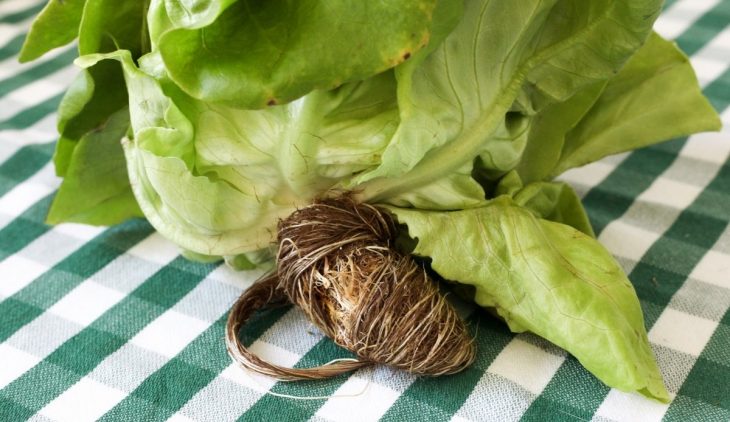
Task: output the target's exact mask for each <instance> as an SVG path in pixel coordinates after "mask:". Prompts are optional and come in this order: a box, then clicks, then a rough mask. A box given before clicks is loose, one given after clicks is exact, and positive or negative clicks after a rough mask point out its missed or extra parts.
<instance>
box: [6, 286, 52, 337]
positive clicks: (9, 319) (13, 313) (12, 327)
mask: <svg viewBox="0 0 730 422" xmlns="http://www.w3.org/2000/svg"><path fill="white" fill-rule="evenodd" d="M42 313H43V309H40V308H38V307H37V306H33V305H29V304H27V303H25V302H22V301H20V300H17V299H14V298H12V297H9V298H7V299H5V300H3V301H2V302H0V315H2V324H0V343H2V342H3V341H5V340H7V339H8V338H9V337H10V336H12V335H13V334H14V333H15V332H17V331H18V330H19V329H20V328H21V327H23V326H24V325H25V324H27V323H29V322H31V321H33V320H34V319H35V318H37V317H38V316H39V315H40V314H42Z"/></svg>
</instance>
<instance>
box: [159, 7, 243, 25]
mask: <svg viewBox="0 0 730 422" xmlns="http://www.w3.org/2000/svg"><path fill="white" fill-rule="evenodd" d="M237 1H238V0H164V7H165V13H166V14H167V17H168V18H169V19H170V22H171V23H172V24H173V25H174V26H175V27H177V28H187V29H195V28H202V27H204V26H208V25H210V24H211V23H213V22H214V21H215V20H216V19H217V18H218V16H220V14H221V13H223V12H224V11H225V10H226V9H227V8H228V7H229V6H230V5H232V4H233V3H235V2H237Z"/></svg>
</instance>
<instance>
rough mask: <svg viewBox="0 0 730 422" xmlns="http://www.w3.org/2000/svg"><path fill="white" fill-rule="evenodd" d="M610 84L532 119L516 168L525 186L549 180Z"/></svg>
mask: <svg viewBox="0 0 730 422" xmlns="http://www.w3.org/2000/svg"><path fill="white" fill-rule="evenodd" d="M607 82H608V81H599V82H596V83H593V84H590V85H588V86H586V87H585V88H583V89H581V90H580V91H578V92H577V93H576V94H575V95H573V96H572V97H570V98H569V99H568V100H566V101H563V102H559V103H555V104H553V105H550V106H548V107H544V108H543V109H542V110H540V112H539V113H536V114H535V115H534V116H533V117H532V121H531V123H530V133H529V135H528V140H527V145H526V147H525V150H524V152H523V153H522V157H521V159H520V162H519V164H518V165H517V167H516V170H517V172H518V173H519V175H520V178H521V180H522V181H523V182H524V183H531V182H537V181H541V180H549V176H550V174H551V172H552V171H553V169H554V168H555V164H556V163H557V162H558V161H559V160H560V155H561V153H562V151H563V145H564V144H565V134H566V133H568V132H569V131H570V130H571V129H573V128H574V127H575V126H576V125H577V124H578V122H580V120H581V119H582V118H583V116H585V115H586V113H588V111H589V110H590V108H591V107H592V106H593V104H595V102H596V101H597V100H598V97H599V96H600V95H601V93H602V92H603V89H604V88H605V87H606V83H607Z"/></svg>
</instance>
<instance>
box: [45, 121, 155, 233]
mask: <svg viewBox="0 0 730 422" xmlns="http://www.w3.org/2000/svg"><path fill="white" fill-rule="evenodd" d="M128 128H129V113H128V112H127V110H126V109H122V110H119V111H117V112H116V113H115V114H113V115H112V116H111V117H110V118H109V120H108V121H107V122H105V124H104V126H103V127H101V128H99V129H98V130H95V131H92V132H89V133H87V134H86V135H84V136H83V137H82V138H81V140H80V141H79V142H78V145H77V146H76V148H75V149H74V150H73V152H72V155H71V156H70V157H69V163H68V166H67V168H66V171H65V177H64V179H63V183H62V184H61V187H60V188H59V189H58V193H57V194H56V197H55V198H54V200H53V204H52V205H51V209H50V210H49V212H48V218H47V222H48V223H49V224H57V223H61V222H65V221H73V222H77V223H86V224H94V225H112V224H117V223H120V222H122V221H124V220H126V219H128V218H130V217H142V216H143V215H142V211H141V210H140V209H139V207H138V206H137V202H136V201H135V199H134V196H133V195H132V189H131V188H130V185H129V179H128V177H127V168H126V162H125V159H124V152H123V151H122V145H121V144H120V143H119V139H121V138H122V137H123V136H124V134H125V133H126V131H127V129H128Z"/></svg>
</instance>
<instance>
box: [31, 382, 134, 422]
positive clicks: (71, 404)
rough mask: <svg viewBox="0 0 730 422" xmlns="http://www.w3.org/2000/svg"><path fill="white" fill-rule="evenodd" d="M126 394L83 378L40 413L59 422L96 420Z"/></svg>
mask: <svg viewBox="0 0 730 422" xmlns="http://www.w3.org/2000/svg"><path fill="white" fill-rule="evenodd" d="M126 396H127V394H126V393H125V392H123V391H119V390H117V389H115V388H111V387H108V386H106V385H104V384H102V383H99V382H96V381H94V380H92V379H89V378H82V379H81V381H79V382H77V383H76V384H74V385H73V386H72V387H71V388H69V389H68V390H66V391H64V392H63V394H61V395H60V396H58V397H56V399H55V400H53V401H52V402H50V403H48V404H47V405H46V407H44V408H43V409H41V410H40V412H38V413H40V414H41V415H43V416H45V417H47V418H50V419H52V420H55V421H58V422H66V421H68V422H84V421H95V420H97V419H99V417H101V416H102V415H104V414H105V413H106V412H108V411H109V409H111V408H113V407H114V406H115V405H116V404H117V403H119V402H120V401H122V399H124V397H126Z"/></svg>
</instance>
